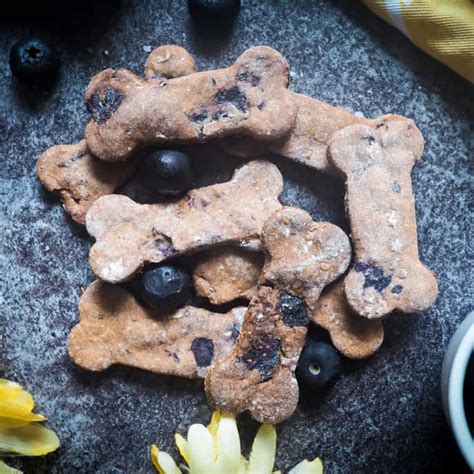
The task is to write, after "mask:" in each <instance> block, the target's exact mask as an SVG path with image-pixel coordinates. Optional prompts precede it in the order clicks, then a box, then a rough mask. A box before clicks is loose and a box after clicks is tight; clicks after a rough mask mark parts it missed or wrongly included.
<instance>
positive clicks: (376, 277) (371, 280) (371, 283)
mask: <svg viewBox="0 0 474 474" xmlns="http://www.w3.org/2000/svg"><path fill="white" fill-rule="evenodd" d="M354 270H355V271H356V272H363V273H364V278H365V281H364V288H373V289H374V290H375V291H378V292H380V291H383V290H384V289H385V288H387V286H388V285H390V283H391V281H392V277H391V276H388V275H385V274H384V272H383V270H382V269H381V268H378V267H376V266H375V265H370V264H368V263H364V262H357V263H356V264H355V266H354Z"/></svg>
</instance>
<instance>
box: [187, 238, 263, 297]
mask: <svg viewBox="0 0 474 474" xmlns="http://www.w3.org/2000/svg"><path fill="white" fill-rule="evenodd" d="M262 266H263V255H262V254H261V253H260V252H248V251H246V250H243V249H241V248H238V247H228V246H226V247H220V248H216V249H212V250H209V251H207V252H204V255H203V256H202V257H201V258H200V259H199V261H198V263H197V264H196V266H195V267H194V271H193V284H194V288H195V290H196V293H197V294H198V296H202V297H205V298H207V299H208V300H209V301H210V302H211V303H213V304H224V303H230V302H231V301H233V300H236V299H238V298H246V299H250V298H251V297H252V295H253V292H254V291H255V287H256V285H257V281H258V277H259V276H260V272H261V270H262Z"/></svg>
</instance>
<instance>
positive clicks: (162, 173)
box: [144, 150, 194, 196]
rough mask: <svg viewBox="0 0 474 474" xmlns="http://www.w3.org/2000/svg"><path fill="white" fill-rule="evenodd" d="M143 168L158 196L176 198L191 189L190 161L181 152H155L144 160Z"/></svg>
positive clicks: (191, 171) (192, 175)
mask: <svg viewBox="0 0 474 474" xmlns="http://www.w3.org/2000/svg"><path fill="white" fill-rule="evenodd" d="M144 167H145V171H146V173H147V176H148V178H149V179H152V180H153V182H154V183H155V184H156V187H157V191H158V193H159V194H163V195H170V196H176V195H179V194H183V193H185V192H186V191H189V190H190V189H191V188H192V187H193V180H194V173H193V169H192V166H191V160H190V159H189V156H188V155H186V154H185V153H183V152H181V151H177V150H162V151H156V152H154V153H152V154H151V155H149V156H148V157H146V158H145V160H144Z"/></svg>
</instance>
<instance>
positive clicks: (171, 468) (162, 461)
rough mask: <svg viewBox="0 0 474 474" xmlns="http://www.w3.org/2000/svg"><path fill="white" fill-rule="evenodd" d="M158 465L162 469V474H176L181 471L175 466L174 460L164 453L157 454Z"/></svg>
mask: <svg viewBox="0 0 474 474" xmlns="http://www.w3.org/2000/svg"><path fill="white" fill-rule="evenodd" d="M157 457H158V464H159V465H160V467H161V469H163V473H164V474H178V473H180V472H181V471H180V470H179V469H178V466H176V463H175V462H174V459H173V458H172V457H171V456H170V455H169V454H168V453H166V452H164V451H160V452H159V453H158V456H157Z"/></svg>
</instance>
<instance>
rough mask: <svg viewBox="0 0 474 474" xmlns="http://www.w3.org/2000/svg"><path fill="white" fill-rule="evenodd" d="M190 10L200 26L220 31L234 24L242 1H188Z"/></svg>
mask: <svg viewBox="0 0 474 474" xmlns="http://www.w3.org/2000/svg"><path fill="white" fill-rule="evenodd" d="M188 8H189V12H190V13H191V16H192V18H193V20H194V21H195V22H196V24H197V25H198V26H204V27H208V28H211V29H219V28H222V27H224V28H225V27H228V26H230V25H231V24H232V23H233V22H234V20H235V18H236V16H237V15H238V13H239V10H240V0H188Z"/></svg>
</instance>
